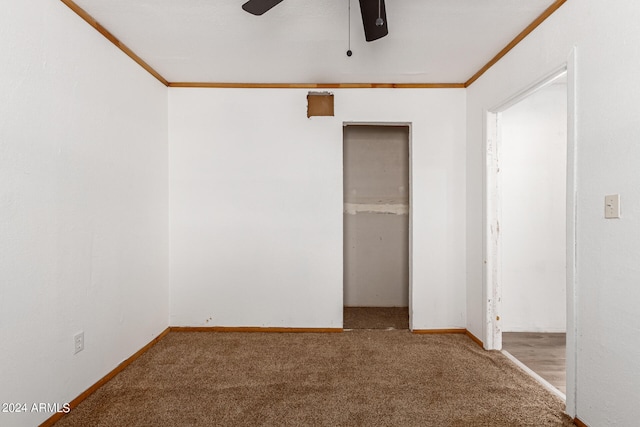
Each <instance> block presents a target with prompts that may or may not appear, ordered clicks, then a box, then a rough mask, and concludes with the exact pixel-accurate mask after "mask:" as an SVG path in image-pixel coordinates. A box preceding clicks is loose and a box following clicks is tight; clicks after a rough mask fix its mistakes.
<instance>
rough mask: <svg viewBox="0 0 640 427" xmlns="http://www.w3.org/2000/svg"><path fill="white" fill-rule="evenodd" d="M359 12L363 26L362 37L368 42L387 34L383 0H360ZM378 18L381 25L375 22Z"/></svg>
mask: <svg viewBox="0 0 640 427" xmlns="http://www.w3.org/2000/svg"><path fill="white" fill-rule="evenodd" d="M360 13H361V14H362V25H363V26H364V38H365V39H366V40H367V41H368V42H371V41H374V40H378V39H380V38H382V37H384V36H386V35H387V34H389V29H388V28H387V11H386V9H385V7H384V0H360ZM378 19H382V25H377V24H376V21H377V20H378Z"/></svg>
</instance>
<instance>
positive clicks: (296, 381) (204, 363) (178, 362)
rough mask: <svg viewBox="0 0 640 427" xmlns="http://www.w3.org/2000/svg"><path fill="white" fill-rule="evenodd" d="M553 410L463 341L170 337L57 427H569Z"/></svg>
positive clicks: (549, 398)
mask: <svg viewBox="0 0 640 427" xmlns="http://www.w3.org/2000/svg"><path fill="white" fill-rule="evenodd" d="M563 408H564V403H563V402H562V401H561V400H560V399H558V398H556V397H555V396H553V395H552V394H550V393H549V392H548V391H546V390H545V389H544V388H542V387H541V386H540V385H539V384H538V383H537V382H536V381H534V380H533V379H531V378H530V377H529V376H527V375H526V374H524V373H523V372H522V371H520V370H519V369H518V368H517V367H515V366H514V365H513V364H512V363H511V362H510V361H509V360H508V359H507V358H506V357H505V356H503V355H502V354H500V353H499V352H486V351H484V350H482V349H481V348H480V347H478V346H477V345H476V344H475V343H474V342H472V341H471V340H470V339H469V338H467V337H466V336H464V335H413V334H411V333H410V332H408V331H400V330H392V331H381V330H359V331H351V332H344V333H341V334H291V333H281V334H275V333H215V332H172V333H169V334H168V335H167V336H166V337H165V338H164V339H162V340H161V341H160V342H159V343H158V344H156V345H155V346H154V347H153V348H151V349H150V350H149V351H148V352H146V353H145V354H144V355H143V356H141V357H140V358H139V359H138V360H137V361H135V362H134V363H133V364H131V365H130V366H129V367H127V368H126V369H125V370H124V371H123V372H121V373H120V374H119V375H117V376H116V377H115V378H114V379H112V380H111V381H110V382H109V383H107V384H106V385H104V386H103V387H102V388H100V389H99V390H98V391H96V392H95V393H94V394H93V395H91V396H90V397H89V398H87V399H86V400H85V401H84V402H83V403H81V404H80V405H79V406H78V407H77V408H75V409H74V410H72V411H71V413H70V414H68V415H67V416H65V417H64V418H62V419H61V420H60V421H59V422H58V423H57V424H56V426H57V427H65V426H66V427H69V426H94V427H96V426H109V427H114V426H156V427H162V426H272V425H286V426H310V425H313V426H341V425H342V426H358V425H361V426H381V425H382V426H487V427H489V426H491V427H500V426H505V427H506V426H510V427H512V426H536V427H538V426H571V425H573V424H572V422H571V420H570V418H569V417H568V416H566V415H565V414H563Z"/></svg>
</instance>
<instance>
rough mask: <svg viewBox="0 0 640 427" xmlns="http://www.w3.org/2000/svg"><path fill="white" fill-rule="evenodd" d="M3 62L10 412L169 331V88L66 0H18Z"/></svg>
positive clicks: (0, 29)
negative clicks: (80, 337) (80, 336)
mask: <svg viewBox="0 0 640 427" xmlns="http://www.w3.org/2000/svg"><path fill="white" fill-rule="evenodd" d="M0 57H1V58H2V66H1V67H0V100H1V102H0V342H1V343H2V351H0V402H23V403H27V404H28V405H29V407H28V409H29V410H30V409H31V406H30V405H31V404H33V403H41V402H42V403H59V404H62V403H65V402H69V401H70V400H72V399H73V398H75V397H76V396H78V395H79V394H80V393H82V392H83V391H84V390H86V389H87V388H88V387H89V386H91V385H92V384H94V383H95V382H96V381H98V380H99V379H100V378H102V377H103V376H104V375H105V374H106V373H108V372H109V371H110V370H112V369H113V368H115V367H116V366H117V365H118V364H119V363H120V362H121V361H123V360H124V359H126V358H128V357H129V356H131V355H132V354H133V353H135V352H136V351H137V350H139V349H140V348H141V347H142V346H144V345H145V344H147V343H148V342H149V341H150V340H151V339H152V338H154V337H155V336H157V335H158V334H159V333H160V332H162V330H164V329H165V328H166V327H167V323H168V272H167V264H168V219H167V160H166V158H167V130H166V129H167V126H166V123H167V89H166V88H165V87H164V86H162V85H161V84H159V83H158V82H157V81H156V80H154V79H153V78H152V77H150V76H149V75H148V74H147V73H146V72H145V71H144V70H142V69H141V68H140V67H139V66H138V65H136V64H135V63H134V62H133V61H131V60H130V59H129V58H128V57H126V56H125V55H124V54H122V52H121V51H119V50H118V49H117V48H115V47H114V46H113V45H112V44H111V43H109V42H108V41H107V40H106V39H105V38H104V37H103V36H101V35H100V34H99V33H98V32H96V31H95V30H94V29H93V28H91V27H89V26H88V25H87V24H86V23H85V22H84V21H82V20H80V18H78V17H77V16H76V15H75V14H74V13H73V12H71V11H70V10H69V8H67V7H66V6H65V5H64V4H63V3H61V2H59V1H45V0H38V1H29V2H23V1H12V2H5V3H4V4H3V11H2V13H1V14H0ZM80 330H84V333H85V350H84V351H83V352H81V353H79V354H77V355H75V356H74V354H73V353H74V352H73V350H74V343H73V335H74V334H75V333H77V332H78V331H80ZM51 415H52V414H49V413H27V414H6V413H0V425H11V426H33V425H37V424H39V423H40V422H42V421H44V420H45V419H47V418H49V416H51Z"/></svg>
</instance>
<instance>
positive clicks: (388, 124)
mask: <svg viewBox="0 0 640 427" xmlns="http://www.w3.org/2000/svg"><path fill="white" fill-rule="evenodd" d="M348 126H379V127H397V126H403V127H407V128H408V129H409V141H408V144H409V146H408V151H409V214H408V215H409V221H408V222H409V230H408V233H409V239H408V240H409V241H408V242H407V243H408V245H409V248H408V257H409V260H408V261H409V302H408V304H409V330H413V129H412V123H411V122H362V121H343V122H342V145H343V150H344V128H346V127H348ZM342 179H343V196H344V159H342ZM342 236H343V237H342V244H343V245H344V220H343V221H342ZM342 271H343V281H342V292H343V294H344V285H345V284H344V254H343V255H342Z"/></svg>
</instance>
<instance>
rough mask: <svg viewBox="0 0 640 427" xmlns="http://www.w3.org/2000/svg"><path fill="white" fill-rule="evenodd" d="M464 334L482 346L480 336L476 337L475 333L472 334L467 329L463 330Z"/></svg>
mask: <svg viewBox="0 0 640 427" xmlns="http://www.w3.org/2000/svg"><path fill="white" fill-rule="evenodd" d="M465 335H466V336H468V337H469V338H471V341H473V342H474V343H476V344H478V345H479V346H480V347H481V348H484V343H483V342H482V340H481V339H480V338H478V337H476V336H475V335H473V334H472V333H471V332H469V331H468V330H465Z"/></svg>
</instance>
